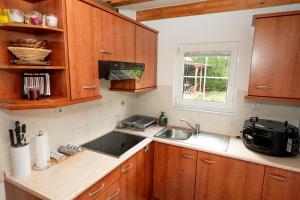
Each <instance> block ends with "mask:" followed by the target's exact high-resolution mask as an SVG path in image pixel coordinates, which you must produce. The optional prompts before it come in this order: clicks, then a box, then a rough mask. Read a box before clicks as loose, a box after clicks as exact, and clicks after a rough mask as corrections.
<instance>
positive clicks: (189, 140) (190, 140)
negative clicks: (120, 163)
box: [154, 127, 230, 151]
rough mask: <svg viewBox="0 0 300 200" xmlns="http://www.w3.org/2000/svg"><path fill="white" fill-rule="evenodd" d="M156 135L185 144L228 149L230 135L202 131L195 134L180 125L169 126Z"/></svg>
mask: <svg viewBox="0 0 300 200" xmlns="http://www.w3.org/2000/svg"><path fill="white" fill-rule="evenodd" d="M154 137H157V138H161V139H168V140H177V141H178V142H182V143H185V144H190V145H195V146H198V147H202V148H207V149H212V150H218V151H227V149H228V145H229V141H230V137H229V136H225V135H218V134H213V133H206V132H200V133H199V134H193V133H192V131H191V130H189V129H184V128H179V127H167V128H165V129H163V130H162V131H161V132H159V133H157V134H156V135H154Z"/></svg>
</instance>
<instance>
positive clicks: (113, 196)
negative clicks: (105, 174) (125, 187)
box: [96, 180, 122, 200]
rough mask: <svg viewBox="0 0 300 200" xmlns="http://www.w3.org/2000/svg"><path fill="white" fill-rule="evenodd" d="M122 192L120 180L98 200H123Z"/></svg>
mask: <svg viewBox="0 0 300 200" xmlns="http://www.w3.org/2000/svg"><path fill="white" fill-rule="evenodd" d="M121 192H122V191H121V183H120V180H118V181H117V182H115V183H114V184H113V185H112V186H111V187H110V188H109V189H107V190H106V191H105V192H104V193H103V194H102V195H101V196H100V197H99V198H97V199H96V200H121V199H122V198H121Z"/></svg>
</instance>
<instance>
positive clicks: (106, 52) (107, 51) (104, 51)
mask: <svg viewBox="0 0 300 200" xmlns="http://www.w3.org/2000/svg"><path fill="white" fill-rule="evenodd" d="M100 53H105V54H109V55H111V54H113V52H112V51H109V50H105V49H101V50H100Z"/></svg>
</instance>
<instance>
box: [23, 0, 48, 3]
mask: <svg viewBox="0 0 300 200" xmlns="http://www.w3.org/2000/svg"><path fill="white" fill-rule="evenodd" d="M23 1H27V2H30V3H36V2H41V1H45V0H23Z"/></svg>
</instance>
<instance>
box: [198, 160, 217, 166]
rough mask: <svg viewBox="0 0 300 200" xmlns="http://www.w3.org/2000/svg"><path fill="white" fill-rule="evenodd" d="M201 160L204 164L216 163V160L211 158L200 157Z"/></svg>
mask: <svg viewBox="0 0 300 200" xmlns="http://www.w3.org/2000/svg"><path fill="white" fill-rule="evenodd" d="M200 160H201V161H202V162H204V163H206V164H210V165H211V164H216V163H217V162H216V161H213V160H207V159H200Z"/></svg>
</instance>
